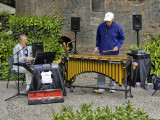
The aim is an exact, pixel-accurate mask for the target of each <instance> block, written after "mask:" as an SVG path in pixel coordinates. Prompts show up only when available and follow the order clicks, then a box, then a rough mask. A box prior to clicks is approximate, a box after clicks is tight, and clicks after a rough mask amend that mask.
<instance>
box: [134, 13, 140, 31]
mask: <svg viewBox="0 0 160 120" xmlns="http://www.w3.org/2000/svg"><path fill="white" fill-rule="evenodd" d="M132 18H133V30H141V29H142V15H133V16H132Z"/></svg>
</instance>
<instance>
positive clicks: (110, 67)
mask: <svg viewBox="0 0 160 120" xmlns="http://www.w3.org/2000/svg"><path fill="white" fill-rule="evenodd" d="M108 73H109V75H108V76H109V77H112V66H111V64H109V71H108Z"/></svg>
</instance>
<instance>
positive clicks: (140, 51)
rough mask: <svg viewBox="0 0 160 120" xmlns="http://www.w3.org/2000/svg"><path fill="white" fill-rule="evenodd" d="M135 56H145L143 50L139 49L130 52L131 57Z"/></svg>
mask: <svg viewBox="0 0 160 120" xmlns="http://www.w3.org/2000/svg"><path fill="white" fill-rule="evenodd" d="M137 54H141V55H144V54H145V50H141V49H135V50H132V55H137Z"/></svg>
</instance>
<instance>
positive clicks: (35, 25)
mask: <svg viewBox="0 0 160 120" xmlns="http://www.w3.org/2000/svg"><path fill="white" fill-rule="evenodd" d="M63 19H64V17H60V16H58V15H56V14H53V15H52V16H51V17H49V16H47V15H44V16H42V17H37V16H31V15H29V14H27V15H22V16H17V15H14V16H11V18H10V20H9V23H10V27H11V31H12V34H11V38H12V39H13V40H17V35H18V33H20V32H21V33H24V34H26V35H27V36H28V41H29V42H30V43H32V42H44V51H45V52H47V51H53V50H55V51H56V60H58V58H59V56H60V54H61V52H62V51H63V48H62V45H60V44H59V42H60V41H61V36H62V34H61V28H62V24H63Z"/></svg>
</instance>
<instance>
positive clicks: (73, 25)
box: [71, 17, 81, 54]
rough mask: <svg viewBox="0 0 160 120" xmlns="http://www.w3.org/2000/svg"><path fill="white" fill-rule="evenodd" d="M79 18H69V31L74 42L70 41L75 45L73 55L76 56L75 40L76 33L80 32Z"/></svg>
mask: <svg viewBox="0 0 160 120" xmlns="http://www.w3.org/2000/svg"><path fill="white" fill-rule="evenodd" d="M80 20H81V18H80V17H71V31H73V32H74V33H75V37H74V40H72V41H73V42H74V43H75V47H74V48H75V50H74V54H78V53H77V50H76V40H77V32H80Z"/></svg>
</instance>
